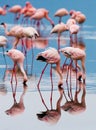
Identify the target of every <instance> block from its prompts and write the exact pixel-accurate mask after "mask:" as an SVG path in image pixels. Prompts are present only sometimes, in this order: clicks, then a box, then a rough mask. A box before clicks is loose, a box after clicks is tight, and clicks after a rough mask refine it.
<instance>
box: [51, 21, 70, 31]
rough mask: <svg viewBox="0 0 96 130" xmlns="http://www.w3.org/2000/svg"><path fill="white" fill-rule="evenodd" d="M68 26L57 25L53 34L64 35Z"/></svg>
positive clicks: (53, 29)
mask: <svg viewBox="0 0 96 130" xmlns="http://www.w3.org/2000/svg"><path fill="white" fill-rule="evenodd" d="M67 30H68V29H67V26H66V24H64V23H59V24H57V25H55V26H54V27H53V28H52V30H51V33H62V32H64V31H67Z"/></svg>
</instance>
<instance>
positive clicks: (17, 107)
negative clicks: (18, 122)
mask: <svg viewBox="0 0 96 130" xmlns="http://www.w3.org/2000/svg"><path fill="white" fill-rule="evenodd" d="M11 88H12V94H13V101H14V102H13V105H12V106H11V107H10V108H9V109H8V110H6V111H5V113H6V114H7V115H10V116H16V115H19V114H22V113H23V112H24V110H25V106H24V101H23V98H24V96H25V93H26V91H27V85H23V92H22V94H21V96H20V100H19V102H18V103H17V101H16V89H17V84H15V89H14V86H13V84H11Z"/></svg>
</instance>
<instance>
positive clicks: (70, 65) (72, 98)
mask: <svg viewBox="0 0 96 130" xmlns="http://www.w3.org/2000/svg"><path fill="white" fill-rule="evenodd" d="M72 63H73V60H71V63H70V94H71V99H72V100H73V96H72V80H71V67H72Z"/></svg>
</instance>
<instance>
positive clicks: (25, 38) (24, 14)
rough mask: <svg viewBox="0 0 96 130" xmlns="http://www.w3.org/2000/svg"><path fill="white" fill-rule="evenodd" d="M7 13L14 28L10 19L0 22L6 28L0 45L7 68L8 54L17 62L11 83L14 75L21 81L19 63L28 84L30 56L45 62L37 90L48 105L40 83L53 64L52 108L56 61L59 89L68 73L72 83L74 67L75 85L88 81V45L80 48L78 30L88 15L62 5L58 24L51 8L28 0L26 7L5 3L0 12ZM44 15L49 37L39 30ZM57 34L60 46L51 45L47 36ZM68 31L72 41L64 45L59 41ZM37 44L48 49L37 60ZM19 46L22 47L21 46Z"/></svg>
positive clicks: (0, 37) (1, 13)
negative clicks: (12, 20) (38, 5)
mask: <svg viewBox="0 0 96 130" xmlns="http://www.w3.org/2000/svg"><path fill="white" fill-rule="evenodd" d="M7 13H12V14H14V24H13V27H11V28H10V29H8V23H7V22H6V23H4V22H3V21H2V22H1V24H0V25H1V27H3V28H4V33H5V34H4V36H3V35H2V36H0V47H2V54H3V57H4V61H5V64H6V68H7V60H6V56H8V57H9V58H10V59H11V60H12V61H13V63H14V66H13V70H12V76H11V80H10V82H11V84H12V83H13V82H14V80H13V79H14V77H15V81H16V84H18V80H17V75H16V72H17V71H16V66H18V67H19V68H20V71H21V73H22V75H23V84H24V85H26V83H27V82H28V80H29V79H28V76H29V75H28V70H27V69H28V68H27V66H28V64H29V63H28V61H29V59H30V60H32V66H33V61H34V60H36V62H37V64H38V65H39V62H38V61H41V62H44V63H46V65H45V67H44V69H43V70H42V71H41V75H40V78H39V80H38V82H37V89H38V91H39V94H40V97H41V99H42V102H43V104H44V105H45V102H44V100H43V98H42V95H41V91H40V83H41V79H42V78H43V74H44V72H45V69H46V68H47V66H48V64H50V65H51V67H50V79H51V96H50V104H51V109H52V96H53V78H52V72H53V71H52V67H53V64H54V65H55V66H56V71H57V73H58V76H59V79H58V78H57V82H58V85H57V86H58V88H59V90H60V88H61V86H63V84H64V78H65V77H66V75H67V78H66V82H68V81H69V80H68V79H70V84H71V71H72V68H74V70H75V75H76V77H75V80H76V86H77V82H78V81H79V82H81V81H83V83H84V84H85V80H86V69H85V68H86V67H85V60H86V52H85V48H82V47H80V45H78V33H79V32H80V31H81V26H82V25H83V23H84V22H85V20H86V16H85V14H83V13H82V12H81V11H76V10H70V11H68V10H67V9H65V8H61V9H58V10H57V11H56V12H55V13H54V15H53V16H54V17H55V18H56V17H59V21H58V23H57V24H55V22H54V21H53V20H52V18H51V17H50V11H49V10H47V9H46V8H44V7H42V8H41V7H40V8H36V7H34V6H33V5H32V4H31V3H30V2H28V1H27V2H26V3H25V6H24V7H21V5H13V6H12V7H10V6H9V5H4V7H2V8H0V15H6V14H7ZM65 16H68V17H69V18H68V20H67V21H64V22H63V17H65ZM43 18H44V19H46V20H47V21H48V22H49V23H50V25H51V29H50V32H49V34H47V37H44V36H42V34H41V32H40V31H41V30H40V29H41V28H40V27H41V24H43ZM20 19H21V21H20ZM29 21H30V24H28V22H29ZM43 25H44V24H43ZM45 31H46V29H45V28H44V32H45ZM54 33H57V35H58V37H57V39H56V44H57V45H58V47H57V48H56V47H52V46H49V44H48V38H50V37H53V35H55V34H54ZM66 33H67V34H68V38H69V41H70V44H66V46H64V47H61V40H60V39H61V34H62V35H63V34H65V35H66ZM9 37H11V38H14V42H12V48H11V49H10V50H7V51H6V52H5V50H4V48H5V46H6V44H7V42H8V39H7V38H9ZM40 38H44V40H42V42H43V43H44V45H43V44H42V42H41V40H40ZM45 39H47V40H45ZM20 43H21V44H20ZM37 44H38V46H41V48H42V49H45V50H43V51H41V52H39V53H38V54H37V56H36V58H35V59H34V52H33V50H35V49H34V47H36V46H37ZM40 44H41V45H40ZM45 44H46V45H45ZM20 45H21V47H22V48H19V46H20ZM42 46H43V47H42ZM39 48H40V47H39ZM20 49H21V50H20ZM30 49H32V55H30V57H27V51H29V50H30ZM62 54H63V57H64V59H65V60H64V64H63V65H61V60H63V58H61V56H62ZM24 60H26V70H25V67H24V63H25V62H24ZM68 60H69V62H68V64H67V62H66V61H68ZM78 61H81V65H80V64H79V62H78ZM61 66H62V67H61ZM65 67H66V74H63V70H64V69H65ZM32 69H34V68H33V67H32V68H31V70H30V71H31V72H32ZM69 72H70V74H69ZM78 75H79V76H78ZM63 93H64V91H63ZM62 95H63V94H62V93H61V97H62ZM69 95H70V94H69ZM60 102H61V101H60ZM45 107H46V105H45ZM46 108H47V107H46ZM56 112H57V110H56ZM7 114H8V112H7ZM37 116H38V118H39V119H40V120H41V115H40V114H37ZM59 116H60V113H59Z"/></svg>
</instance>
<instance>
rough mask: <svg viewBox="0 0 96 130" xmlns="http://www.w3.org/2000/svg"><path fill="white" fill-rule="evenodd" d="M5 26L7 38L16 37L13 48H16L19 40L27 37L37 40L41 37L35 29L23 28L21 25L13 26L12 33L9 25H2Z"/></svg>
mask: <svg viewBox="0 0 96 130" xmlns="http://www.w3.org/2000/svg"><path fill="white" fill-rule="evenodd" d="M1 25H3V26H4V29H5V34H6V35H7V36H13V37H15V42H14V44H13V48H16V46H17V44H18V42H19V39H21V38H23V37H26V38H36V37H38V36H39V34H38V32H37V31H36V29H35V28H33V27H22V26H19V25H16V26H13V27H12V28H11V29H10V31H8V30H7V25H6V24H5V23H1Z"/></svg>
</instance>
